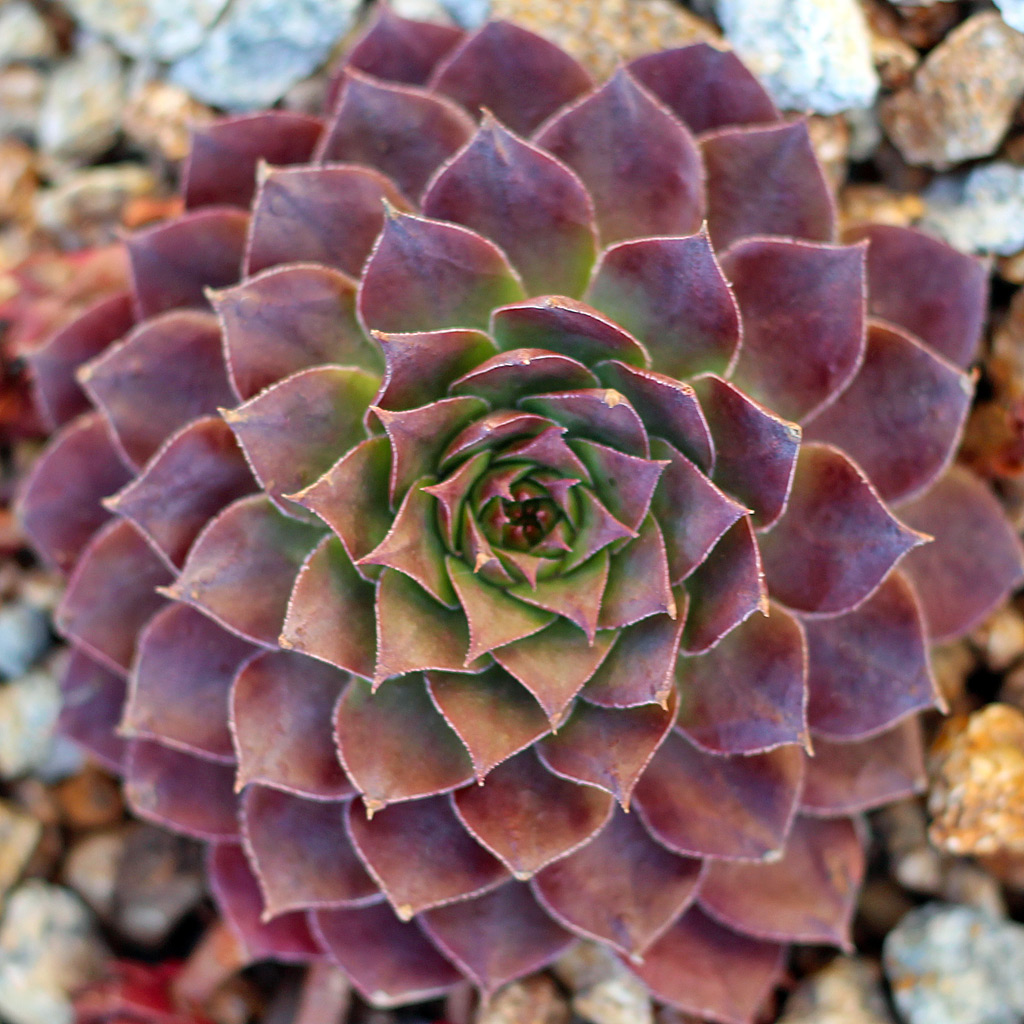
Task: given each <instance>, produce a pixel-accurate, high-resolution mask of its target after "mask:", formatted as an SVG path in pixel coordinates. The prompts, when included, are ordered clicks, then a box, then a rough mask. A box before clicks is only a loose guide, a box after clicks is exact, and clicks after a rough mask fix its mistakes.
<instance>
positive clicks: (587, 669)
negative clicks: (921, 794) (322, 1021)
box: [23, 11, 1021, 1021]
mask: <svg viewBox="0 0 1024 1024" xmlns="http://www.w3.org/2000/svg"><path fill="white" fill-rule="evenodd" d="M474 118H479V124H477V123H475V121H474ZM185 199H186V202H187V204H188V207H189V212H188V213H186V214H185V215H184V216H183V217H182V218H180V219H178V220H175V221H171V222H169V223H166V224H163V225H161V226H159V227H157V228H154V229H150V230H148V231H146V232H143V233H141V234H139V235H136V236H135V237H133V238H132V239H130V240H129V242H128V248H129V253H130V257H131V263H132V269H133V276H134V280H133V294H132V297H131V303H130V304H129V302H128V300H127V298H120V299H110V300H107V302H106V303H105V305H104V306H102V307H101V308H99V309H96V310H93V311H91V312H90V313H88V314H87V315H86V316H85V317H84V318H83V319H81V320H79V321H78V322H77V323H76V324H75V325H74V326H72V327H70V328H68V329H66V330H65V331H64V332H62V333H61V334H60V335H58V336H57V337H56V338H55V339H54V340H53V341H52V342H51V343H50V345H49V346H48V347H47V348H46V349H45V350H43V351H42V352H41V353H40V354H39V355H38V357H37V358H36V359H35V360H34V369H35V373H36V381H37V385H38V390H39V394H40V398H41V401H42V404H43V407H44V408H45V409H46V410H47V411H48V412H49V414H50V415H51V416H52V417H53V419H54V420H55V421H58V422H61V423H64V424H65V425H64V426H63V428H62V430H61V432H60V433H59V434H58V435H57V437H56V439H55V440H54V442H53V444H52V446H51V447H50V449H49V451H48V453H47V454H46V455H45V456H44V458H43V460H42V462H41V463H40V465H39V467H38V471H37V472H36V474H35V476H34V477H33V478H32V480H31V481H30V483H29V486H28V487H27V491H26V494H25V496H24V502H23V510H24V519H25V523H26V526H27V528H28V529H29V531H30V532H31V535H32V536H33V537H34V538H35V540H36V542H37V544H38V546H39V548H40V550H41V551H42V552H44V553H45V554H46V555H47V556H48V557H49V558H50V559H51V560H52V561H54V562H55V563H57V564H59V565H61V566H62V567H64V568H65V569H67V570H68V571H69V573H70V582H69V586H68V590H67V594H66V597H65V598H64V601H63V603H62V605H61V607H60V610H59V616H58V619H59V625H60V628H61V630H62V631H63V633H64V634H65V636H66V637H67V638H68V640H69V641H70V643H71V644H72V645H73V648H74V654H73V657H72V661H71V666H70V669H69V672H68V678H67V680H66V684H65V688H66V692H67V706H66V710H65V714H64V722H65V725H66V727H67V729H68V731H69V732H71V733H73V734H74V735H77V736H79V737H80V738H82V739H83V741H84V742H86V744H87V745H88V746H89V747H90V748H91V749H93V750H94V751H95V752H96V753H97V754H98V755H99V756H101V757H102V758H104V759H105V760H106V761H107V762H108V763H110V764H111V765H112V766H114V767H116V768H117V769H119V770H121V771H123V773H124V776H125V790H126V793H127V796H128V799H129V801H130V802H131V804H132V806H133V807H134V808H135V810H136V811H137V812H138V813H139V814H140V815H142V816H144V817H147V818H150V819H152V820H155V821H158V822H162V823H164V824H166V825H168V826H169V827H171V828H174V829H177V830H179V831H181V832H185V833H187V834H190V835H194V836H198V837H201V838H203V839H206V840H209V842H210V875H211V883H212V888H213V891H214V893H215V895H216V897H217V899H218V902H219V904H220V906H221V908H222V910H223V912H224V914H225V915H226V917H227V918H228V920H229V921H231V922H232V923H233V925H234V926H235V927H236V929H237V931H238V933H239V934H240V935H241V937H242V939H243V941H244V943H245V945H246V948H247V949H248V951H249V952H250V954H251V955H252V956H253V957H264V956H270V957H277V958H280V959H297V960H304V959H308V958H315V957H320V956H328V957H331V958H333V959H334V960H335V961H336V962H337V963H338V964H340V965H341V966H342V967H343V968H344V970H345V971H346V972H347V973H348V975H349V976H350V977H351V979H352V981H353V983H354V984H355V985H356V986H357V987H358V989H359V990H360V991H361V992H363V993H364V994H365V995H366V996H367V997H368V998H370V999H371V1000H373V1001H375V1002H377V1003H382V1004H395V1003H402V1002H407V1001H411V1000H415V999H420V998H424V997H427V996H431V995H434V994H438V993H442V992H445V991H446V990H448V989H449V988H451V987H452V986H454V985H456V984H457V983H459V982H460V981H461V980H462V979H463V978H467V977H468V978H470V979H472V981H473V982H475V983H476V984H477V985H478V986H479V987H480V988H481V989H482V990H483V991H484V992H491V991H493V990H494V989H495V988H496V987H497V986H499V985H501V984H502V983H504V982H506V981H508V980H509V979H512V978H515V977H517V976H520V975H522V974H524V973H526V972H528V971H531V970H534V969H536V968H539V967H542V966H544V965H545V964H547V963H549V962H550V961H552V960H553V959H554V958H555V957H557V956H558V955H559V954H560V953H562V952H563V951H564V950H565V949H566V948H567V947H568V945H569V944H570V943H572V942H573V941H574V940H576V939H577V937H580V936H583V937H590V938H594V939H597V940H599V941H601V942H603V943H606V944H608V945H609V946H611V947H613V948H614V949H616V950H618V951H620V952H621V953H622V954H623V955H624V956H625V957H626V958H627V959H628V962H629V963H630V965H631V967H632V969H633V970H635V971H636V972H637V974H638V975H639V976H640V977H641V978H642V979H643V980H644V981H645V982H646V983H647V984H648V985H649V987H650V989H651V990H652V992H653V993H654V994H655V995H656V996H657V997H658V998H660V999H662V1000H665V1001H666V1002H668V1003H671V1004H674V1005H676V1006H678V1007H681V1008H683V1009H685V1010H688V1011H692V1012H695V1013H698V1014H702V1015H705V1016H707V1017H710V1018H713V1019H715V1020H719V1021H745V1020H748V1019H749V1018H750V1017H751V1016H752V1015H753V1013H754V1012H755V1010H756V1008H757V1007H758V1005H759V1004H760V1003H761V1002H762V1001H763V999H764V998H765V995H766V993H767V992H768V990H769V988H770V986H771V985H772V983H773V981H774V980H775V978H776V977H777V975H778V972H779V970H780V968H781V965H782V962H783V956H784V953H785V949H786V945H787V944H788V943H792V942H816V943H817V942H826V943H835V944H843V943H845V942H846V941H847V940H846V934H847V928H848V924H849V918H850V916H851V912H852V907H853V902H854V899H855V895H856V892H857V888H858V883H859V880H860V877H861V874H862V870H863V853H862V843H861V836H860V833H859V830H858V822H857V815H858V813H859V812H861V811H863V810H864V809H866V808H869V807H872V806H875V805H878V804H880V803H883V802H885V801H887V800H890V799H892V798H894V797H897V796H899V795H901V794H905V793H908V792H911V791H913V790H914V789H915V787H917V786H918V785H919V782H920V771H921V770H920V744H919V737H918V734H917V731H916V722H915V718H914V713H915V712H917V711H918V710H920V709H922V708H926V707H930V706H932V705H933V704H934V703H935V701H936V694H935V689H934V686H933V683H932V679H931V676H930V674H929V665H928V654H927V646H928V643H929V641H930V640H936V639H943V638H948V637H951V636H955V635H957V634H959V633H961V632H963V631H964V630H965V629H967V628H968V627H970V626H971V625H972V624H974V623H975V622H977V621H978V619H979V618H980V617H981V616H982V615H984V614H985V613H986V611H987V610H988V609H990V608H991V607H992V606H993V605H994V603H995V602H997V601H998V600H1000V599H1001V598H1002V597H1003V596H1004V595H1005V594H1006V593H1007V591H1008V590H1009V588H1010V587H1011V586H1012V585H1013V584H1014V583H1015V582H1016V581H1017V580H1018V578H1019V577H1020V574H1021V552H1020V548H1019V546H1018V542H1017V539H1016V538H1015V536H1014V535H1013V533H1012V532H1011V531H1010V529H1009V527H1008V526H1007V524H1006V523H1005V521H1004V519H1003V517H1002V515H1001V512H1000V509H999V506H998V505H997V503H996V501H995V499H994V498H993V497H992V496H991V495H990V494H989V492H988V491H987V490H986V489H985V488H984V486H982V484H981V483H980V482H978V481H977V480H976V479H974V478H973V477H971V476H970V475H969V474H968V473H966V472H965V471H964V470H962V469H960V468H957V467H955V466H951V465H950V460H951V456H952V453H953V451H954V449H955V447H956V444H957V441H958V438H959V435H960V430H961V426H962V424H963V420H964V416H965V414H966V411H967V408H968V405H969V403H970V398H971V390H972V387H971V378H970V377H969V376H968V375H967V374H966V373H965V372H964V369H963V367H965V366H966V365H967V364H968V363H969V362H970V361H971V359H972V357H973V355H974V352H975V347H976V344H977V341H978V336H979V332H980V327H981V323H982V319H983V315H984V310H985V297H986V295H985V278H984V273H983V270H982V269H981V267H980V266H979V265H978V264H976V263H975V262H973V261H972V260H970V259H968V258H966V257H963V256H960V255H958V254H956V253H955V252H953V251H952V250H950V249H949V248H947V247H946V246H944V245H942V244H940V243H938V242H936V241H933V240H931V239H929V238H927V237H925V236H922V235H920V234H917V233H915V232H912V231H907V230H902V229H896V228H873V229H869V230H867V231H865V232H863V233H862V235H861V236H860V237H858V238H855V239H850V240H847V242H845V243H843V244H840V243H839V242H838V241H837V239H836V236H835V211H834V208H833V203H832V200H831V198H830V195H829V192H828V189H827V187H826V184H825V181H824V179H823V177H822V174H821V170H820V168H819V166H818V164H817V162H816V161H815V158H814V155H813V153H812V150H811V147H810V145H809V143H808V136H807V130H806V127H805V125H804V124H803V123H802V122H799V121H795V122H791V121H786V120H784V119H782V118H781V117H780V115H779V113H778V112H777V111H776V110H775V108H774V107H773V106H772V104H771V102H770V101H769V99H768V97H767V96H766V94H765V93H764V92H763V90H762V89H761V88H760V87H759V86H758V84H757V83H756V82H755V80H754V79H753V78H752V77H751V75H750V74H749V73H748V72H747V71H746V70H744V68H743V67H742V65H741V64H740V63H739V62H738V60H737V59H736V58H735V57H734V56H732V55H731V54H728V53H723V52H719V51H718V50H715V49H713V48H710V47H708V46H695V47H689V48H686V49H680V50H675V51H671V52H665V53H659V54H654V55H651V56H649V57H644V58H642V59H640V60H637V61H634V62H633V63H632V64H630V65H629V66H628V67H626V68H624V69H622V70H620V71H619V72H618V73H616V74H615V75H614V77H613V78H612V79H611V80H610V81H609V82H607V83H606V84H604V85H602V86H600V87H595V86H594V85H593V84H592V82H591V81H590V79H589V77H588V75H587V73H586V72H585V71H584V70H583V69H582V68H581V67H580V66H578V65H577V64H576V63H575V62H574V61H573V60H572V59H571V58H569V57H568V56H567V55H566V54H565V53H563V52H562V51H560V50H558V49H557V48H556V47H554V46H553V45H551V44H550V43H548V42H546V41H544V40H543V39H540V38H538V37H537V36H534V35H531V34H530V33H527V32H525V31H523V30H521V29H519V28H516V27H514V26H511V25H508V24H502V23H492V24H489V25H487V26H485V27H484V28H482V29H481V30H479V31H478V32H476V33H475V34H473V35H470V36H465V37H464V36H463V35H462V34H461V33H460V32H458V31H457V30H455V29H451V28H445V27H439V26H431V25H420V24H415V23H411V22H407V21H403V20H401V19H399V18H397V17H395V16H393V15H391V14H389V13H387V12H386V11H383V12H381V13H380V15H379V17H378V18H377V20H376V21H375V22H374V24H373V26H372V27H371V28H370V29H369V31H368V33H367V34H366V35H365V36H364V37H363V38H362V39H361V40H360V41H359V42H358V44H357V45H356V46H355V48H354V49H353V51H352V52H351V54H350V55H349V58H348V61H347V64H346V66H345V68H344V70H343V71H342V73H341V74H340V75H339V77H338V79H337V81H336V89H335V98H334V102H333V111H332V113H331V114H330V116H329V117H327V118H326V119H325V120H324V121H323V122H321V121H319V120H316V119H313V118H308V117H305V116H299V115H295V114H290V113H281V112H274V113H267V114H260V115H256V116H250V117H242V118H236V119H232V120H227V121H223V122H221V123H219V124H216V125H213V126H211V127H207V128H203V129H201V130H200V131H199V133H198V135H197V137H196V140H195V144H194V148H193V152H192V156H191V160H190V163H189V165H188V169H187V174H186V181H185ZM866 296H867V298H865V297H866ZM133 324H134V325H133ZM126 332H127V333H126ZM122 336H123V338H122ZM118 339H121V340H118ZM76 367H77V368H78V369H77V374H76ZM76 381H77V383H76ZM79 384H80V385H81V388H80V387H79ZM812 752H813V756H811V755H812ZM627 811H628V812H629V813H627Z"/></svg>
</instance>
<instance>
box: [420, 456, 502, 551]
mask: <svg viewBox="0 0 1024 1024" xmlns="http://www.w3.org/2000/svg"><path fill="white" fill-rule="evenodd" d="M490 462H491V454H490V452H486V451H484V452H477V454H476V455H473V456H470V458H468V459H466V461H465V462H463V463H462V464H461V465H460V466H459V467H458V469H456V470H455V472H454V473H449V474H448V475H447V476H446V477H445V478H444V479H443V480H442V481H441V482H440V483H437V484H430V485H429V486H427V487H424V488H423V490H424V491H425V492H426V493H427V494H429V495H431V496H432V497H433V498H434V499H435V501H436V505H435V506H434V513H435V520H434V522H435V527H434V528H435V529H438V530H439V531H440V533H441V536H442V537H443V539H444V543H445V544H446V545H447V547H448V549H449V550H450V551H453V550H455V549H456V548H457V547H458V544H459V541H458V538H457V537H456V535H455V534H456V531H457V530H458V529H459V528H460V526H461V524H462V510H463V508H464V507H465V504H466V501H467V500H468V498H469V494H470V488H471V487H472V486H473V485H474V484H475V483H476V482H477V481H478V480H479V479H480V477H481V476H482V474H483V473H484V471H485V470H486V469H487V467H488V466H489V465H490Z"/></svg>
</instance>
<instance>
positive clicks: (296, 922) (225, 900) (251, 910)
mask: <svg viewBox="0 0 1024 1024" xmlns="http://www.w3.org/2000/svg"><path fill="white" fill-rule="evenodd" d="M207 874H208V876H209V879H210V888H211V889H212V890H213V893H214V896H215V897H216V899H217V905H218V907H219V908H220V909H221V911H222V913H223V914H224V917H225V919H226V920H227V922H228V924H229V925H230V926H231V930H232V931H233V932H234V933H235V936H236V938H237V939H238V940H239V942H240V944H241V946H242V951H243V953H244V955H245V957H246V959H247V960H248V961H249V962H252V961H255V960H268V959H274V960H282V961H284V962H285V963H305V962H307V961H309V960H314V959H316V958H317V956H318V955H319V954H320V950H319V948H318V947H317V943H316V940H315V939H314V938H313V934H312V932H311V931H310V929H309V922H308V921H307V920H306V915H305V914H299V913H292V914H284V915H283V916H281V917H278V918H275V919H274V920H273V921H267V922H264V921H263V920H262V919H261V917H262V913H263V897H262V895H261V893H260V889H259V884H258V882H257V881H256V876H255V875H254V874H253V870H252V867H251V866H250V864H249V862H248V860H247V859H246V856H245V852H244V850H243V849H242V846H241V845H240V844H239V843H215V844H214V845H212V846H211V847H210V850H209V853H208V855H207Z"/></svg>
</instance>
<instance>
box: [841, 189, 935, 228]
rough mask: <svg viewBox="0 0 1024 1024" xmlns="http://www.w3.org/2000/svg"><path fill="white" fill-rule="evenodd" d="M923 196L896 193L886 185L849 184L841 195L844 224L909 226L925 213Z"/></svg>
mask: <svg viewBox="0 0 1024 1024" xmlns="http://www.w3.org/2000/svg"><path fill="white" fill-rule="evenodd" d="M924 210H925V206H924V203H923V202H922V200H921V198H920V196H916V195H914V194H913V193H912V192H894V191H893V190H892V189H890V188H887V187H886V186H885V185H848V186H847V187H846V188H845V189H843V191H842V193H841V194H840V196H839V216H840V218H841V219H842V224H843V226H844V227H850V226H853V225H855V224H891V225H893V226H894V227H901V228H906V227H910V225H911V224H913V223H914V222H915V221H916V220H918V218H920V217H921V215H922V214H923V213H924Z"/></svg>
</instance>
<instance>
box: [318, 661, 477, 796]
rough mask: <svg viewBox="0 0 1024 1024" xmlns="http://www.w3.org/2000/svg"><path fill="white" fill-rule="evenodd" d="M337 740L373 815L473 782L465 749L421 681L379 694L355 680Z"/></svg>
mask: <svg viewBox="0 0 1024 1024" xmlns="http://www.w3.org/2000/svg"><path fill="white" fill-rule="evenodd" d="M334 735H335V739H336V740H337V744H338V750H339V752H340V755H341V761H342V764H344V766H345V770H346V771H347V772H348V775H349V778H351V779H352V781H353V782H354V783H355V784H356V786H357V787H358V788H359V792H360V793H362V794H363V803H364V804H365V805H366V808H367V809H368V810H369V811H371V812H375V811H377V810H378V809H379V808H381V807H384V806H386V805H388V804H392V803H396V802H398V801H401V800H417V799H419V798H420V797H425V796H434V795H436V794H437V793H445V792H448V791H449V790H451V789H455V788H456V787H457V786H462V785H465V784H466V783H467V782H469V781H470V780H471V779H472V778H473V771H472V768H471V765H470V761H469V757H468V756H467V754H466V751H465V749H464V748H463V745H462V743H461V742H460V740H459V738H458V736H457V735H456V734H455V733H454V732H453V731H452V729H451V728H450V727H449V725H448V723H447V722H445V720H444V719H443V718H442V717H441V715H440V714H439V713H438V712H437V709H436V708H435V707H434V706H433V704H432V703H431V701H430V696H429V695H428V693H427V689H426V684H425V683H424V681H423V678H422V677H421V676H413V677H411V678H409V679H393V680H391V681H390V682H388V683H386V684H385V685H384V686H382V687H380V688H379V689H378V690H377V691H376V692H371V689H370V685H369V683H365V682H363V681H362V680H361V679H354V680H353V681H352V682H351V683H350V684H349V687H348V689H347V690H346V691H345V693H344V694H343V695H342V697H341V699H340V700H339V701H338V710H337V715H336V717H335V721H334Z"/></svg>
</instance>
